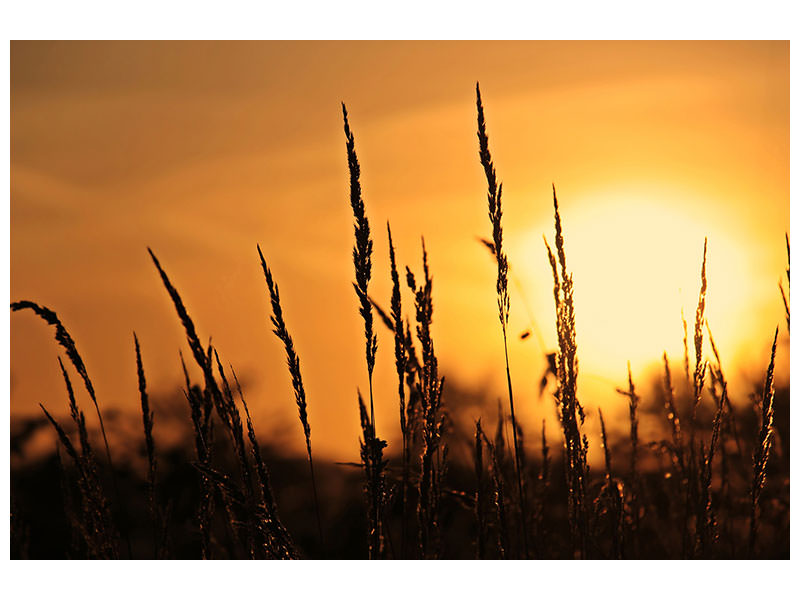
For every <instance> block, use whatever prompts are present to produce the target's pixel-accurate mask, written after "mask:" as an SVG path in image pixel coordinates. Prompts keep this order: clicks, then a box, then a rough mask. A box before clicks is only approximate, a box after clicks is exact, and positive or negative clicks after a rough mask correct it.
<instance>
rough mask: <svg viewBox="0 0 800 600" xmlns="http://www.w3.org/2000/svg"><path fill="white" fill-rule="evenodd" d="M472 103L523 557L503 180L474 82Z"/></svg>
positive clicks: (524, 511)
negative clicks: (483, 176)
mask: <svg viewBox="0 0 800 600" xmlns="http://www.w3.org/2000/svg"><path fill="white" fill-rule="evenodd" d="M475 94H476V98H477V100H476V105H477V109H478V146H479V156H480V162H481V166H482V167H483V170H484V173H485V174H486V182H487V185H488V191H487V194H486V198H487V201H488V206H489V222H490V224H491V226H492V244H493V246H494V255H495V259H496V261H497V312H498V317H499V318H500V326H501V329H502V331H503V352H504V355H505V362H506V383H507V385H508V404H509V408H510V411H511V430H512V431H513V438H514V465H515V469H516V473H517V488H518V492H519V502H520V520H521V522H522V554H523V557H524V558H527V556H528V524H527V506H526V504H527V503H526V500H525V487H524V485H523V475H522V466H521V464H520V446H519V440H518V439H517V417H516V413H515V411H514V391H513V388H512V385H511V369H510V367H509V362H508V335H507V331H506V330H507V327H508V315H509V310H510V307H511V299H510V297H509V294H508V258H507V257H506V254H505V251H504V250H503V224H502V218H503V205H502V196H503V184H502V183H500V184H499V185H498V183H497V173H496V172H495V168H494V164H493V163H492V155H491V153H490V152H489V136H488V135H487V133H486V120H485V119H484V114H483V103H482V102H481V89H480V85H479V84H475Z"/></svg>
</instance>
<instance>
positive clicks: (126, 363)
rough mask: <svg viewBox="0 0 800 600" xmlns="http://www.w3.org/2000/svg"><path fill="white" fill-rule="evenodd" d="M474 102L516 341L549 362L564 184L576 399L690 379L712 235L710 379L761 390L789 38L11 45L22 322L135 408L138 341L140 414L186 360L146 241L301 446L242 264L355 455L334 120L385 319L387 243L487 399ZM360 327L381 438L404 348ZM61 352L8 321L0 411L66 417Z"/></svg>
mask: <svg viewBox="0 0 800 600" xmlns="http://www.w3.org/2000/svg"><path fill="white" fill-rule="evenodd" d="M476 80H480V82H481V88H482V91H483V97H484V104H485V108H486V118H487V123H488V131H489V136H490V148H491V151H492V154H493V157H494V159H495V164H496V167H497V170H498V175H499V177H500V179H501V180H502V181H503V182H504V186H503V191H504V195H503V196H504V208H505V216H504V224H505V228H506V240H507V251H508V254H509V259H510V262H511V266H512V272H513V274H514V275H515V276H516V278H517V279H518V282H519V285H520V288H521V289H522V292H523V294H524V301H523V297H522V296H521V295H520V292H519V288H517V287H516V286H512V288H511V293H512V298H511V302H512V304H511V321H510V324H511V331H512V332H514V333H516V332H519V331H522V330H524V329H525V328H527V327H528V325H529V322H528V321H529V319H528V317H527V311H526V308H525V304H526V303H527V305H528V307H529V309H530V311H531V313H532V314H533V316H534V319H535V320H536V322H537V323H538V324H540V325H541V326H542V331H541V333H542V336H543V338H544V341H545V344H546V346H548V348H552V346H553V345H554V343H555V332H554V327H553V320H554V317H553V306H552V279H551V277H550V274H549V265H548V264H547V260H546V256H545V253H544V247H543V243H542V239H541V238H542V234H546V235H547V236H548V238H549V239H552V203H551V197H550V184H551V182H555V184H556V186H557V189H558V192H559V199H560V202H561V206H562V218H563V221H564V229H565V237H566V248H567V260H568V263H569V264H570V267H571V269H572V270H573V271H574V276H575V288H576V289H575V295H576V311H577V331H578V344H579V358H580V364H581V375H580V385H581V389H582V390H583V393H582V395H583V397H584V400H585V401H586V402H587V403H588V404H590V405H592V404H593V403H594V404H595V405H596V404H598V403H604V405H605V404H609V405H611V404H614V405H618V406H624V401H623V399H621V397H619V396H617V395H616V394H615V393H614V391H613V389H614V386H616V385H621V384H622V383H623V381H624V377H625V363H626V361H627V360H631V363H632V366H633V369H634V376H635V377H639V378H641V379H642V386H644V385H645V383H644V381H643V379H644V377H645V376H646V374H647V373H648V369H649V368H650V365H651V363H652V362H654V361H658V360H659V358H660V356H661V353H662V351H664V350H667V351H668V352H669V353H670V356H672V357H674V360H675V367H676V368H678V366H679V363H678V361H679V359H680V357H681V355H682V344H681V340H682V329H681V323H680V310H681V307H683V308H684V309H685V311H686V314H687V316H688V317H689V318H690V319H691V318H692V316H693V314H694V306H695V304H696V300H697V290H698V285H699V281H698V278H699V269H700V260H701V256H702V247H703V237H704V236H708V239H709V258H708V274H709V293H708V310H707V316H708V319H709V323H710V324H711V327H712V328H713V330H714V335H715V338H716V341H717V343H718V346H719V349H720V352H721V354H722V358H723V361H725V362H726V363H727V364H726V365H723V366H724V367H726V372H727V373H728V374H729V377H730V378H731V379H732V380H733V383H734V384H735V383H736V382H737V381H738V382H740V383H741V382H743V381H744V378H745V377H746V376H753V375H755V374H758V373H759V370H763V369H764V368H765V366H766V362H767V360H768V344H769V342H770V341H771V332H772V330H773V329H774V326H775V325H776V324H779V323H780V324H782V325H783V324H784V320H783V307H782V304H781V300H780V295H779V292H778V289H777V281H778V278H779V277H780V276H781V275H782V273H783V270H784V268H785V266H784V265H785V247H784V242H783V234H784V232H785V231H787V230H788V228H789V44H788V42H734V43H728V42H411V43H406V42H257V43H256V42H254V43H250V42H235V43H219V42H202V43H170V42H102V43H91V42H66V43H65V42H57V43H44V42H14V43H12V46H11V299H12V300H20V299H30V300H33V301H36V302H39V303H41V304H45V305H47V306H49V307H50V308H52V309H54V310H56V311H57V312H58V313H59V315H60V316H61V318H62V319H63V321H64V323H65V325H66V326H67V328H68V329H69V330H70V331H71V333H72V335H73V337H74V338H75V340H76V342H77V345H78V348H79V349H80V351H81V353H82V354H83V357H84V360H85V362H86V364H87V367H88V369H89V372H90V375H91V376H92V378H93V380H94V382H95V385H96V388H97V392H98V397H99V399H100V402H101V405H102V406H106V407H110V406H114V407H121V408H131V409H134V408H135V407H136V405H137V404H136V403H137V401H138V400H137V389H136V374H135V365H134V356H133V342H132V333H131V332H132V330H136V332H137V334H138V335H139V339H140V341H141V344H142V350H143V353H144V364H145V369H146V372H147V375H148V380H149V384H150V386H151V388H152V390H153V391H154V392H158V391H159V390H161V391H163V390H175V389H177V386H178V385H179V382H180V380H179V376H180V364H179V362H178V358H177V351H178V349H179V348H185V336H184V334H183V331H182V329H181V327H180V324H179V322H178V320H177V319H176V317H175V314H174V310H173V308H172V306H171V305H170V304H169V300H168V297H167V295H166V292H165V291H164V289H163V287H162V286H161V283H160V281H159V279H158V276H157V273H156V272H155V270H154V268H153V266H152V264H151V262H150V260H149V257H148V256H147V252H146V249H145V248H146V246H148V245H149V246H150V247H151V248H153V250H154V251H155V252H156V254H157V255H158V256H159V258H160V260H161V262H162V264H163V266H164V268H165V269H166V271H167V272H168V274H169V275H170V277H171V278H172V281H173V283H174V284H175V285H176V287H177V288H178V289H179V290H180V292H181V294H182V296H183V299H184V301H185V303H186V305H187V307H188V309H189V311H190V314H191V315H192V317H193V318H194V321H195V323H196V325H197V326H198V330H199V332H200V334H201V336H202V337H204V338H207V337H208V336H209V335H211V336H213V339H214V342H215V346H216V347H217V348H218V349H219V351H220V354H221V355H222V357H223V360H225V361H228V362H231V363H233V365H234V367H235V368H236V369H237V372H238V373H239V374H240V375H241V376H242V377H243V378H246V379H247V380H248V382H249V386H248V388H249V389H248V392H247V393H248V398H249V403H250V405H251V407H253V409H254V417H255V419H256V426H257V428H258V429H259V430H260V431H261V432H262V433H265V432H267V431H270V430H271V429H272V428H273V427H274V428H285V434H284V435H282V436H281V439H282V440H283V441H284V442H285V443H286V444H289V445H290V446H294V447H296V448H300V447H301V445H302V432H301V429H300V426H299V423H297V422H296V408H295V405H294V400H293V396H292V392H291V387H290V380H289V375H288V373H287V372H286V369H285V364H284V358H283V355H282V347H281V345H280V343H279V342H278V340H277V339H276V338H275V337H274V336H273V335H272V334H271V332H270V329H269V325H268V317H269V303H268V298H267V295H266V288H265V285H264V280H263V275H262V274H261V272H260V265H259V263H258V257H257V254H256V250H255V244H256V243H257V242H258V243H260V244H261V247H262V249H263V250H264V253H265V255H266V257H267V259H268V260H269V262H270V265H271V267H272V268H273V273H274V275H275V277H276V279H277V282H278V284H279V285H280V289H281V296H282V299H283V302H284V311H285V317H286V320H287V325H288V327H289V330H290V332H291V333H292V335H293V337H294V339H295V344H296V347H297V351H298V353H299V355H300V359H301V368H302V371H303V376H304V379H305V383H306V390H307V394H308V402H309V416H310V420H311V427H312V443H313V444H314V447H315V452H319V453H321V454H323V455H326V456H328V457H331V458H335V459H337V460H354V459H355V458H356V456H357V452H358V442H357V436H358V416H357V405H356V395H355V393H356V388H357V387H360V388H361V389H362V390H363V389H365V388H366V386H367V379H366V368H365V366H364V361H363V330H362V325H361V322H360V318H359V315H358V312H357V301H356V298H355V294H354V293H353V289H352V286H351V284H350V282H351V281H352V279H353V273H352V263H351V248H352V243H353V239H352V235H353V233H352V224H351V223H352V213H351V211H350V206H349V200H348V175H347V162H346V155H345V148H344V135H343V132H342V123H341V112H340V104H339V103H340V101H342V100H344V101H345V102H347V105H348V109H349V111H350V115H351V125H352V127H353V129H354V132H355V137H356V149H357V151H358V155H359V159H360V162H361V167H362V185H363V189H364V198H365V203H366V207H367V215H368V217H369V218H370V219H371V224H372V228H373V232H374V236H375V253H376V254H375V258H374V265H375V266H374V276H373V283H372V286H371V290H372V293H373V294H374V296H375V297H376V298H379V299H381V300H382V301H383V302H384V303H385V304H388V302H387V300H388V294H389V289H390V288H389V280H388V259H387V256H386V254H387V245H386V236H385V229H384V228H385V222H386V220H387V219H388V220H390V221H391V223H392V229H393V232H394V234H395V235H394V237H395V242H396V245H397V250H398V260H399V262H400V264H401V265H405V264H408V265H410V266H412V268H414V269H417V268H418V266H419V260H420V250H419V236H420V235H421V234H424V235H425V238H426V243H427V246H428V251H429V253H430V262H431V267H432V271H433V275H434V303H435V314H434V335H435V343H436V348H437V352H438V354H439V356H440V364H441V367H442V370H443V372H444V373H445V374H447V375H448V377H450V378H452V380H453V381H454V382H460V384H462V385H470V386H486V387H487V388H488V389H489V390H490V394H491V398H494V397H495V396H497V397H502V398H504V399H505V393H504V388H503V386H504V380H503V362H502V360H503V358H502V338H501V337H500V330H499V323H498V320H497V316H496V304H495V299H494V277H495V268H494V265H493V264H492V262H491V260H490V257H489V256H488V254H487V252H486V251H485V249H484V248H482V247H481V246H480V245H479V244H478V243H477V242H476V237H477V236H488V235H489V232H490V229H489V223H488V218H487V214H486V199H485V186H486V184H485V180H484V178H483V173H482V170H481V168H480V165H479V163H478V156H477V139H476V136H475V129H476V124H475V105H474V102H475V99H474V85H475V81H476ZM404 302H405V303H406V306H409V305H410V297H408V296H406V297H404ZM377 331H378V335H379V350H378V366H377V369H376V413H377V415H376V419H377V422H378V426H379V429H381V424H385V430H384V431H383V432H380V431H379V434H381V435H383V437H388V438H389V439H390V440H393V439H395V437H396V435H397V433H398V431H399V427H398V425H397V416H396V412H397V408H396V404H397V400H396V386H395V385H396V384H395V381H394V378H393V377H394V375H393V369H394V365H393V349H392V342H391V339H390V338H389V336H388V335H387V333H386V330H385V329H383V328H382V327H381V326H379V328H378V330H377ZM782 348H783V356H782V357H779V364H781V365H784V366H786V367H787V368H785V369H783V373H784V374H785V375H784V376H785V377H788V374H787V373H788V344H785V345H784V346H782ZM57 354H58V350H57V348H56V345H55V342H54V341H53V340H52V332H51V330H50V328H48V327H47V326H46V325H45V324H44V323H43V322H40V321H38V320H36V319H35V318H34V317H33V316H32V315H30V314H17V315H14V316H13V317H12V318H11V411H12V414H13V413H20V414H21V413H26V414H27V413H31V412H33V411H35V410H37V409H38V407H37V403H38V402H40V401H43V402H44V403H45V404H46V405H47V406H51V405H52V406H56V407H60V406H65V404H63V403H64V402H65V394H64V391H63V384H62V382H61V381H60V375H59V372H58V366H57V364H56V361H55V357H56V356H57ZM510 354H511V369H512V375H513V377H514V383H515V394H516V395H519V397H520V400H519V401H518V405H519V407H520V408H519V409H518V411H519V413H520V415H521V417H522V418H523V419H526V420H527V421H528V422H531V423H532V422H533V421H532V419H533V418H535V417H538V416H540V415H542V414H545V415H547V416H550V415H551V413H552V409H551V407H550V404H549V403H544V404H543V403H539V402H537V400H536V393H535V387H536V384H537V382H538V378H539V376H540V374H541V371H542V369H543V367H544V365H543V362H542V359H541V352H540V350H539V347H538V345H537V342H536V339H535V337H531V338H528V339H527V340H525V341H521V340H518V339H514V340H513V341H512V342H511V345H510ZM747 391H749V389H748V390H745V389H741V388H740V391H739V393H738V397H739V398H741V399H742V400H744V399H745V398H746V392H747ZM736 399H737V398H736V397H734V401H735V400H736ZM504 401H505V400H504ZM85 402H88V400H85ZM86 407H87V408H88V404H87V405H86ZM156 411H158V407H156ZM604 412H605V410H604ZM474 416H475V417H477V416H478V415H477V414H475V415H474ZM156 418H158V412H156ZM156 428H158V422H156ZM554 428H555V425H553V429H552V430H551V432H552V433H553V434H555V429H554Z"/></svg>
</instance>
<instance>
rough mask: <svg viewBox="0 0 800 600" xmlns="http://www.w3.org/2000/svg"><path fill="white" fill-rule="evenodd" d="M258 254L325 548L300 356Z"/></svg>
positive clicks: (320, 540)
mask: <svg viewBox="0 0 800 600" xmlns="http://www.w3.org/2000/svg"><path fill="white" fill-rule="evenodd" d="M256 248H257V249H258V256H259V258H260V259H261V269H262V270H263V271H264V279H265V280H266V282H267V287H268V288H269V297H270V302H271V304H272V316H271V317H270V320H271V321H272V326H273V328H274V329H273V330H272V331H273V333H274V334H275V336H276V337H277V338H278V339H279V340H280V341H281V342H283V346H284V348H285V350H286V364H287V366H288V367H289V374H290V375H291V376H292V388H294V398H295V401H296V402H297V411H298V414H299V416H300V424H301V425H302V426H303V435H304V436H305V440H306V453H307V454H308V467H309V469H310V471H311V487H312V490H313V493H314V508H315V511H316V514H317V529H318V533H319V543H320V546H321V547H322V549H323V552H324V548H325V538H324V536H323V535H322V518H321V517H320V510H319V497H318V495H317V480H316V478H315V477H314V459H313V458H312V456H311V425H310V424H309V422H308V404H307V402H306V390H305V388H304V387H303V376H302V375H301V373H300V358H299V357H298V356H297V352H296V351H295V349H294V342H293V341H292V336H291V335H289V331H288V330H287V329H286V323H285V322H284V320H283V309H282V308H281V297H280V293H279V291H278V284H277V283H275V281H274V280H273V279H272V272H271V271H270V270H269V267H267V262H266V260H264V255H263V254H262V253H261V248H260V247H259V246H258V245H257V246H256Z"/></svg>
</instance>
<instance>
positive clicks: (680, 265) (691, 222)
mask: <svg viewBox="0 0 800 600" xmlns="http://www.w3.org/2000/svg"><path fill="white" fill-rule="evenodd" d="M696 213H697V211H693V210H691V209H685V207H684V206H682V205H680V204H676V203H675V202H670V201H669V200H668V199H667V198H666V197H665V196H664V193H663V191H662V192H660V193H659V192H655V193H649V194H647V193H643V194H641V195H635V196H634V195H615V194H614V193H594V194H592V193H587V194H585V195H583V196H582V197H580V198H578V199H577V200H566V199H563V200H561V217H562V223H563V227H564V236H565V246H566V254H567V265H568V268H569V269H570V270H571V271H572V272H573V275H574V280H575V309H576V314H577V319H578V323H577V333H578V344H579V348H580V351H579V356H580V359H581V364H582V369H583V372H584V373H585V374H587V375H589V376H591V373H592V372H595V373H603V374H606V375H607V374H609V373H617V372H619V373H620V375H622V374H623V373H624V369H625V364H626V361H628V360H630V361H631V365H632V368H633V369H634V370H639V369H644V368H646V367H648V366H649V365H651V364H652V363H654V362H656V361H658V360H660V357H661V354H662V352H663V351H667V352H668V354H669V355H670V356H672V357H674V358H675V359H676V360H679V359H681V358H682V356H683V331H682V324H681V310H683V313H684V315H685V318H686V320H687V323H688V327H689V343H690V345H691V343H692V342H691V336H692V330H693V327H694V319H695V307H696V305H697V300H698V294H699V288H700V270H701V263H702V256H703V241H704V238H706V237H707V238H708V257H707V268H706V270H707V280H708V292H707V309H706V318H707V320H708V323H709V325H710V326H711V327H712V331H713V332H714V336H715V341H716V343H717V346H718V347H719V348H720V349H721V351H723V355H724V356H727V357H729V358H733V356H734V354H736V355H738V354H739V352H740V351H741V349H742V348H741V346H742V345H743V344H745V343H746V342H747V341H748V340H752V335H753V331H754V330H755V331H757V330H758V328H759V327H762V326H765V325H764V323H762V321H763V318H761V317H758V315H760V313H761V311H759V310H757V305H758V303H759V295H758V294H757V293H755V292H754V290H755V289H757V288H758V287H759V286H761V287H763V285H762V284H765V285H766V286H767V289H768V291H770V292H771V291H772V287H773V286H774V282H773V281H772V280H771V279H769V278H766V280H765V282H762V279H765V276H764V275H763V273H759V271H758V270H757V269H756V268H755V265H754V258H753V255H752V253H751V250H752V249H750V248H748V247H747V246H746V244H745V243H744V242H743V241H742V240H737V238H736V237H735V232H734V230H733V229H732V228H731V227H730V226H729V225H726V224H724V223H722V222H720V220H719V219H717V220H716V222H715V221H701V220H700V219H698V218H697V216H696ZM552 227H553V226H552V221H550V220H548V221H547V222H542V223H537V225H536V226H535V227H534V228H532V229H530V230H529V231H528V232H527V233H526V234H525V235H524V236H523V240H524V241H523V242H522V243H521V246H522V247H521V248H520V252H519V255H520V256H523V257H525V258H526V259H527V260H523V261H521V262H522V263H523V264H521V265H520V266H524V268H525V269H526V270H527V271H528V273H526V274H525V275H524V276H523V277H526V278H530V277H531V275H533V274H536V276H537V277H538V278H539V279H538V281H536V282H534V281H533V280H532V279H528V282H527V285H532V286H535V287H538V288H539V293H537V294H536V304H537V306H536V307H535V311H536V314H543V315H549V314H550V313H552V310H553V308H552V296H550V297H546V294H545V293H544V292H543V288H546V291H547V292H550V290H551V281H552V277H551V276H550V273H549V266H548V265H547V263H546V259H545V258H544V249H543V243H542V232H548V233H547V237H548V239H552V233H550V232H551V231H552ZM518 262H520V261H518ZM526 263H527V264H526ZM517 274H518V275H519V271H518V272H517ZM542 277H547V278H546V279H542ZM543 281H546V282H547V284H546V286H543V283H542V282H543ZM545 302H547V303H548V304H547V305H545V304H544V303H545ZM753 315H756V316H757V318H756V319H753ZM549 321H550V319H549V318H548V319H547V321H545V322H547V323H548V324H549ZM544 332H545V338H546V339H549V340H552V341H553V342H554V338H555V335H554V332H550V331H549V329H548V327H547V326H546V327H545V328H544Z"/></svg>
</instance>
